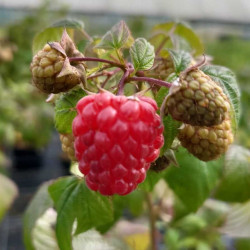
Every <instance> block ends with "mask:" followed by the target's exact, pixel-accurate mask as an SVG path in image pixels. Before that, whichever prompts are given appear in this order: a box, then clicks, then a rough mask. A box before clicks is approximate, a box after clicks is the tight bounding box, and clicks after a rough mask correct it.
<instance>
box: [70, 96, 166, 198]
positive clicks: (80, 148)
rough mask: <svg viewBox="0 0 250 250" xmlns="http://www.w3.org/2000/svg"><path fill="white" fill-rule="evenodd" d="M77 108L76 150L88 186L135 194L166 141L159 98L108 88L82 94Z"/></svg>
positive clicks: (109, 191) (111, 193)
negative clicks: (124, 94) (90, 93)
mask: <svg viewBox="0 0 250 250" xmlns="http://www.w3.org/2000/svg"><path fill="white" fill-rule="evenodd" d="M76 108H77V113H78V114H77V116H76V117H75V119H74V121H73V134H74V137H75V151H76V157H77V159H78V160H79V169H80V171H81V172H82V173H83V174H84V175H85V176H86V183H87V185H88V187H89V188H90V189H92V190H95V191H97V190H98V191H99V192H100V193H101V194H103V195H113V194H119V195H126V194H128V193H130V192H131V191H133V190H134V189H135V188H136V187H137V185H138V184H139V183H141V182H142V181H144V179H145V176H146V171H147V170H148V169H149V167H150V163H151V162H153V161H155V160H156V158H157V157H158V156H159V152H160V148H161V147H162V145H163V142H164V139H163V135H162V132H163V125H162V124H161V119H160V117H159V116H158V115H157V114H156V110H157V105H156V103H155V101H154V100H153V99H151V98H147V97H126V96H115V95H113V94H111V93H108V92H104V93H99V94H94V95H89V96H87V97H84V98H82V99H81V100H80V101H79V102H78V104H77V107H76Z"/></svg>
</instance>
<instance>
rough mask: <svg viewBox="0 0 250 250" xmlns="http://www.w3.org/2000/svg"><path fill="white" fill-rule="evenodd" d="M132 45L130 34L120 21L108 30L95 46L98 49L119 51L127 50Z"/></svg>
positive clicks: (124, 24)
mask: <svg viewBox="0 0 250 250" xmlns="http://www.w3.org/2000/svg"><path fill="white" fill-rule="evenodd" d="M132 43H133V38H132V36H131V32H130V30H129V28H128V26H127V25H126V23H125V22H124V21H120V22H119V23H117V24H116V25H114V26H113V27H112V28H111V30H109V31H108V32H107V33H106V34H105V35H104V36H103V37H102V40H101V41H100V43H99V44H97V46H96V48H99V49H107V50H113V49H117V50H118V49H121V48H127V47H129V46H130V45H131V44H132Z"/></svg>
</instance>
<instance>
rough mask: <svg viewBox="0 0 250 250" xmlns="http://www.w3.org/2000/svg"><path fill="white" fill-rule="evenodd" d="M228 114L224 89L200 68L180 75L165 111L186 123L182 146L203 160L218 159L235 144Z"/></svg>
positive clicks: (171, 89)
mask: <svg viewBox="0 0 250 250" xmlns="http://www.w3.org/2000/svg"><path fill="white" fill-rule="evenodd" d="M229 111H230V103H229V101H228V98H227V96H226V95H225V94H224V92H223V90H222V88H221V87H220V86H219V85H218V84H217V83H216V82H214V81H213V80H212V79H211V78H210V77H209V76H208V75H206V74H205V73H204V72H202V71H201V70H199V69H192V70H190V71H189V72H187V73H185V74H184V75H181V76H180V79H179V84H178V85H173V86H172V87H171V88H170V94H169V95H168V97H167V101H166V110H165V112H166V113H167V112H168V113H170V114H171V116H172V117H173V118H174V119H175V120H178V121H181V122H183V123H184V124H183V126H182V127H181V129H180V132H179V135H178V138H179V140H180V142H181V144H182V146H183V147H185V148H187V150H188V151H189V152H190V153H191V154H193V155H194V156H196V157H197V158H199V159H200V160H203V161H210V160H214V159H216V158H218V157H219V156H220V155H221V154H223V153H225V152H226V150H227V148H228V146H229V145H230V144H231V143H232V141H233V135H232V131H231V123H230V118H229V117H230V115H229Z"/></svg>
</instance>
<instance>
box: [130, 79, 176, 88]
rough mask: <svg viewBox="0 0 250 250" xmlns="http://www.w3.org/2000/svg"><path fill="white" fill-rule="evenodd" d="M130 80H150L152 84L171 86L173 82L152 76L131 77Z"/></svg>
mask: <svg viewBox="0 0 250 250" xmlns="http://www.w3.org/2000/svg"><path fill="white" fill-rule="evenodd" d="M128 81H138V82H148V83H150V84H156V85H158V86H162V87H166V88H170V87H171V86H172V83H170V82H165V81H163V80H159V79H155V78H150V77H137V76H133V77H129V78H128Z"/></svg>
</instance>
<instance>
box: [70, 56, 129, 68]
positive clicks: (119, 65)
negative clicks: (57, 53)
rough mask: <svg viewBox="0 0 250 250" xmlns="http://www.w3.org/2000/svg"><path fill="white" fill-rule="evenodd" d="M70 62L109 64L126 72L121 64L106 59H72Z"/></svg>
mask: <svg viewBox="0 0 250 250" xmlns="http://www.w3.org/2000/svg"><path fill="white" fill-rule="evenodd" d="M69 61H70V62H82V61H83V62H101V63H108V64H110V65H112V66H114V67H118V68H121V69H122V70H125V66H124V65H123V64H121V63H117V62H113V61H110V60H106V59H101V58H96V57H70V58H69Z"/></svg>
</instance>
